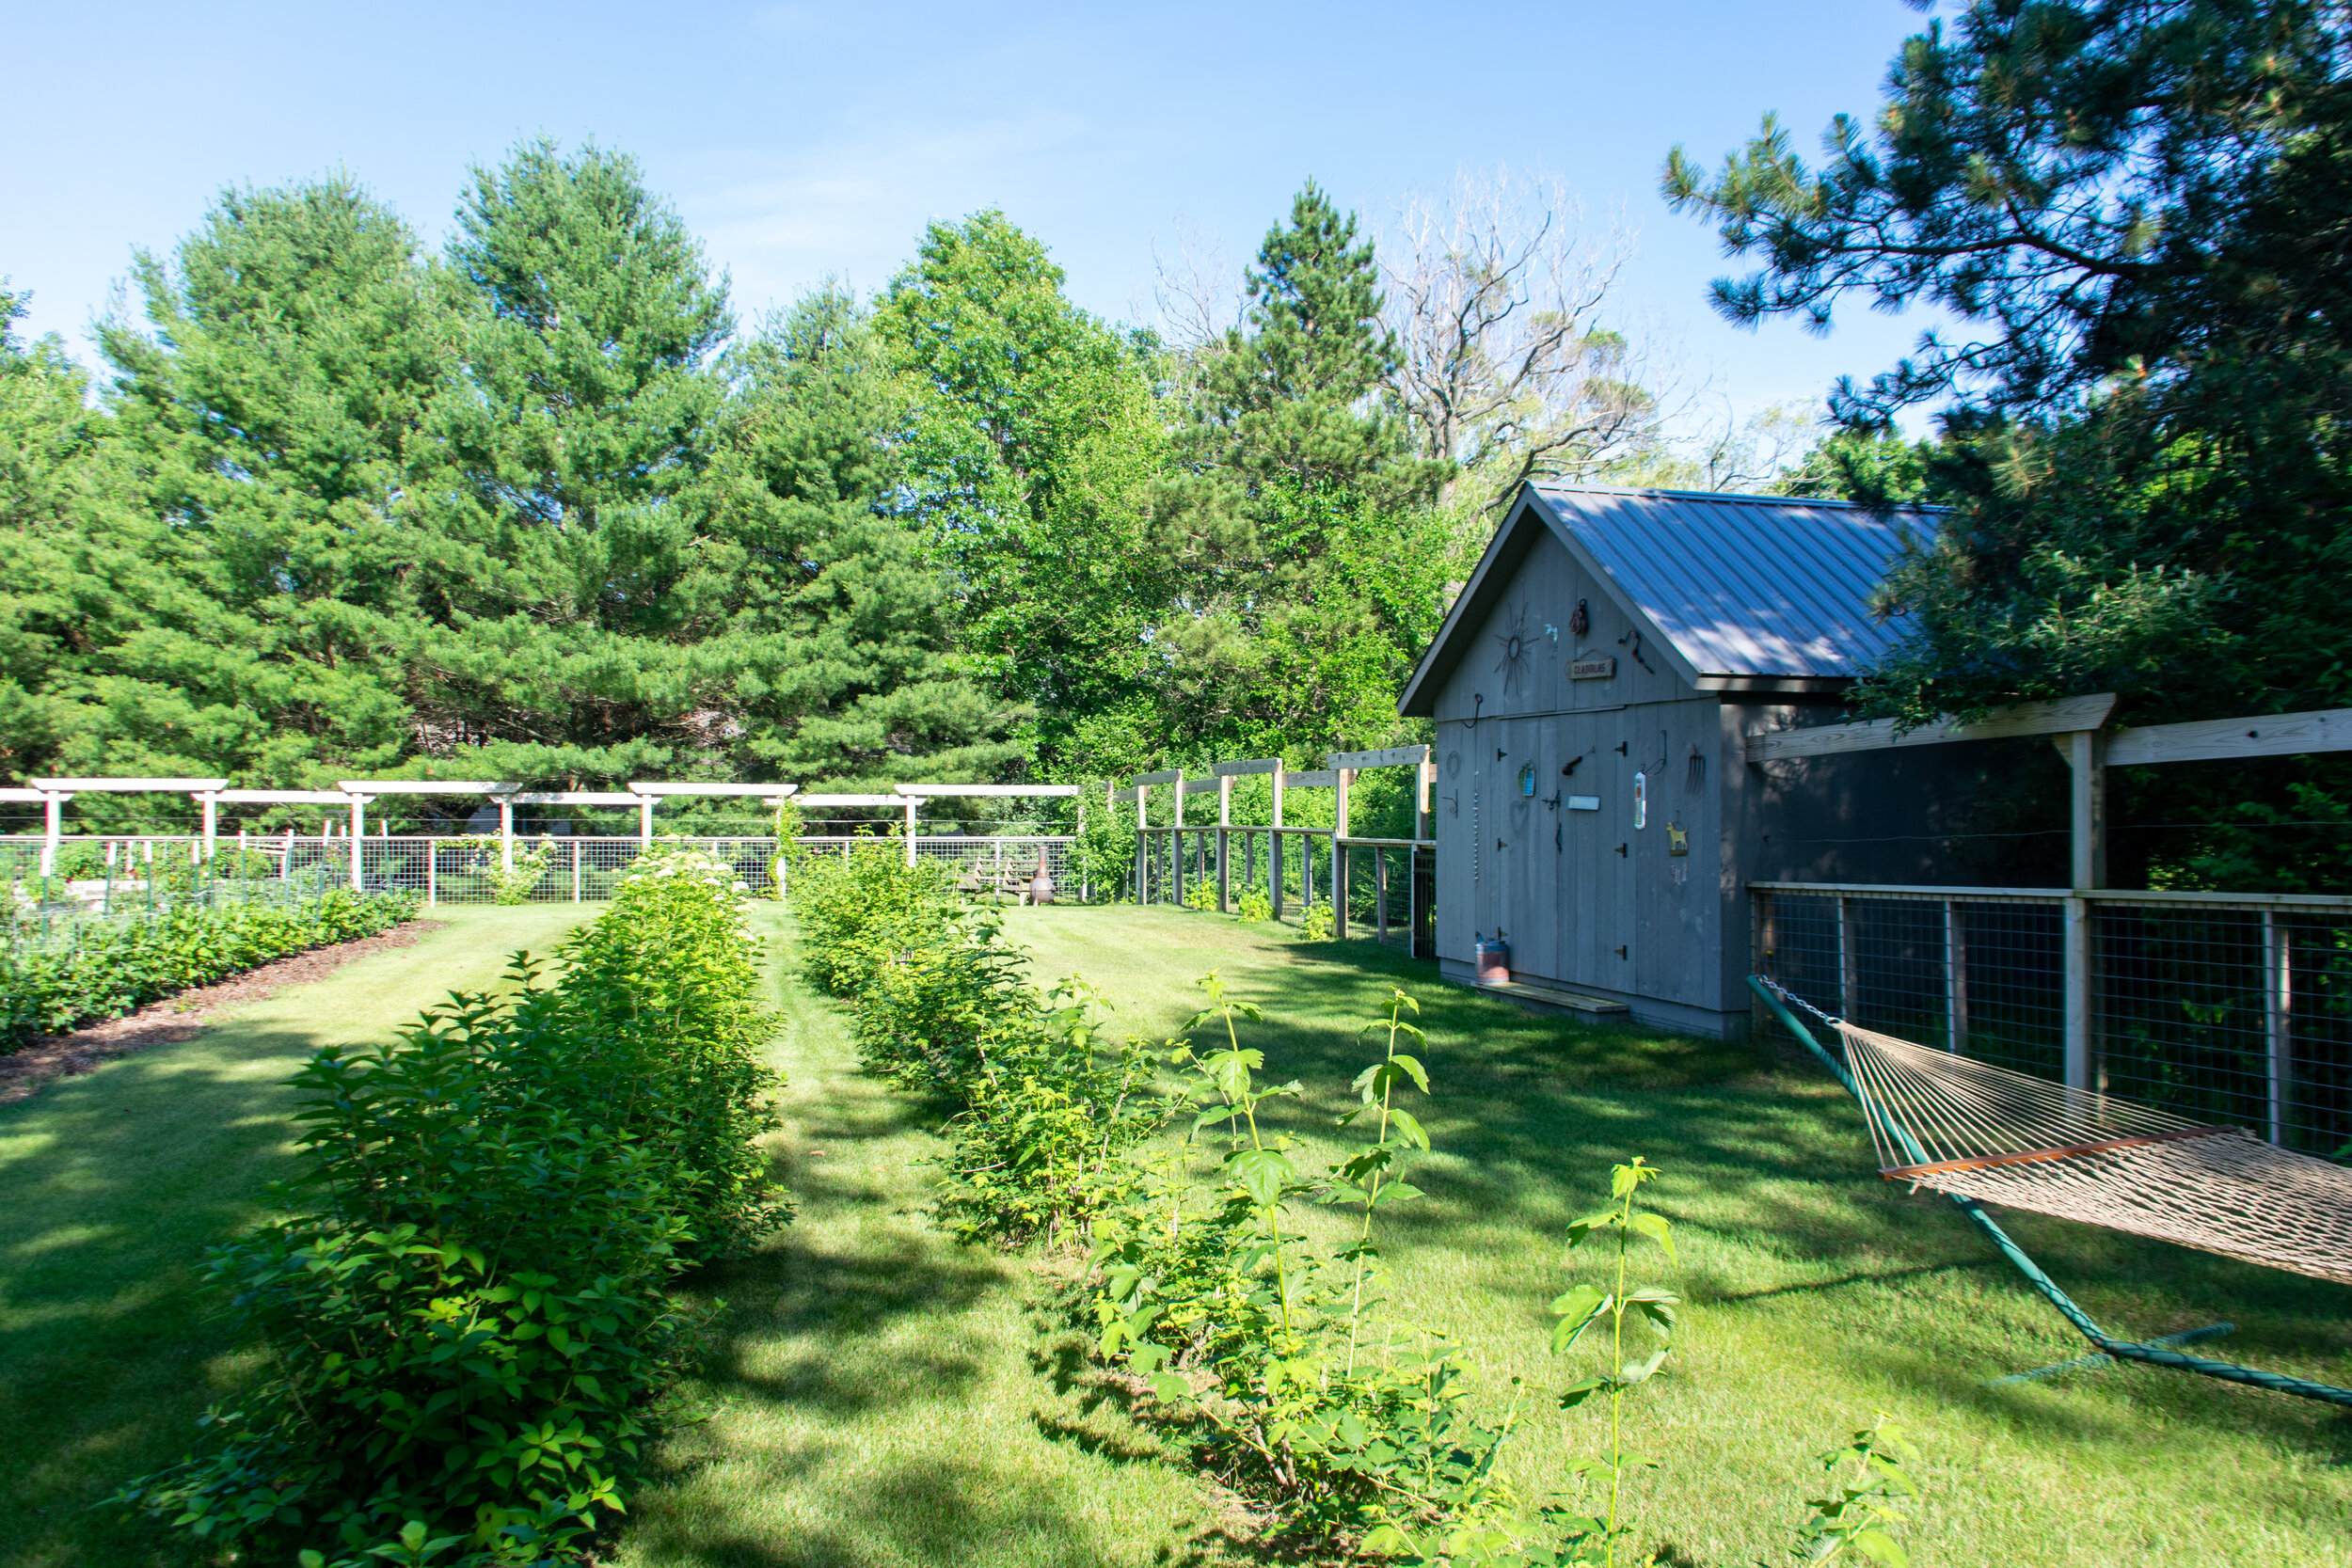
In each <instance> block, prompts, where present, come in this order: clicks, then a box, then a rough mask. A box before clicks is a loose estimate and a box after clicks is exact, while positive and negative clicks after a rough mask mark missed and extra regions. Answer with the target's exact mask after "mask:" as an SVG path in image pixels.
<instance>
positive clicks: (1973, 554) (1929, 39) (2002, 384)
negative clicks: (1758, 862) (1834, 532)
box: [1665, 0, 2352, 888]
mask: <svg viewBox="0 0 2352 1568" xmlns="http://www.w3.org/2000/svg"><path fill="white" fill-rule="evenodd" d="M2348 51H2352V31H2347V28H2346V24H2345V21H2344V15H2343V13H2342V12H2341V10H2339V9H2336V8H2328V7H2323V6H2315V5H2309V4H2302V3H2297V0H2099V3H2078V4H2052V5H2031V6H2027V5H2020V4H2015V3H2013V0H1979V3H1977V4H1974V5H1971V6H1968V7H1967V8H1964V9H1963V11H1962V12H1960V13H1959V15H1958V16H1957V17H1956V18H1955V19H1954V21H1953V22H1952V24H1950V25H1949V26H1948V27H1947V26H1946V25H1944V24H1940V23H1939V24H1936V25H1934V26H1931V28H1930V29H1929V30H1928V31H1926V32H1925V33H1923V34H1921V35H1919V36H1917V37H1915V38H1913V39H1912V40H1909V41H1908V42H1907V43H1906V44H1905V45H1904V46H1903V50H1902V53H1901V55H1899V58H1898V59H1897V61H1896V63H1895V66H1894V68H1893V70H1892V71H1891V73H1890V75H1889V77H1888V81H1887V89H1886V92H1887V97H1886V102H1885V103H1884V104H1883V107H1882V109H1881V110H1880V113H1879V116H1878V119H1877V120H1876V122H1875V124H1874V125H1870V126H1866V125H1864V124H1863V123H1861V122H1860V121H1857V120H1854V119H1842V118H1841V119H1839V120H1837V121H1836V123H1835V124H1834V125H1833V126H1832V127H1831V128H1830V131H1829V133H1828V135H1827V136H1826V138H1825V158H1824V161H1823V164H1822V166H1820V168H1819V169H1818V170H1817V169H1814V168H1811V167H1808V166H1806V165H1805V164H1804V162H1803V161H1802V160H1800V159H1799V158H1798V157H1797V156H1796V155H1795V154H1794V152H1793V151H1791V150H1790V148H1789V144H1788V136H1787V134H1786V133H1785V132H1784V131H1782V130H1781V128H1780V127H1779V126H1778V125H1777V124H1775V123H1773V122H1772V121H1771V120H1769V119H1768V120H1767V122H1766V124H1765V127H1764V131H1763V134H1762V135H1759V136H1758V137H1756V139H1755V140H1754V141H1752V142H1751V143H1750V144H1749V145H1748V146H1747V148H1746V149H1744V150H1742V151H1741V152H1740V153H1738V154H1736V155H1734V156H1733V157H1732V158H1731V159H1729V160H1728V161H1727V162H1726V163H1725V165H1724V167H1723V169H1722V170H1721V171H1720V172H1719V173H1717V174H1715V175H1713V176H1711V177H1710V176H1708V175H1705V174H1703V173H1702V172H1701V171H1700V170H1699V169H1698V168H1697V167H1696V166H1694V165H1692V163H1691V162H1690V161H1689V160H1688V159H1686V158H1685V157H1683V155H1682V154H1681V153H1680V152H1679V151H1677V154H1676V156H1675V158H1674V159H1673V160H1672V161H1670V163H1669V165H1668V166H1667V170H1666V176H1665V183H1666V191H1667V194H1668V196H1669V197H1670V198H1673V199H1674V200H1676V201H1677V202H1678V203H1680V204H1682V205H1684V206H1686V207H1688V208H1690V209H1692V210H1695V211H1698V212H1701V213H1704V214H1707V215H1708V216H1709V217H1710V218H1711V219H1712V220H1713V221H1715V222H1716V223H1717V224H1718V225H1719V226H1720V227H1721V229H1722V231H1723V234H1724V240H1725V242H1726V244H1727V245H1730V246H1731V247H1732V248H1734V249H1735V250H1738V251H1745V252H1750V253H1753V254H1756V255H1757V256H1758V257H1759V258H1760V259H1761V261H1762V262H1763V265H1762V267H1761V269H1760V270H1759V271H1758V272H1756V274H1754V275H1752V276H1750V277H1746V278H1742V279H1737V280H1724V281H1723V282H1721V283H1719V284H1718V286H1717V298H1718V303H1719V305H1720V306H1721V308H1722V309H1723V310H1724V313H1726V314H1727V315H1729V316H1731V317H1732V318H1733V319H1735V320H1740V321H1754V320H1757V319H1760V318H1762V317H1765V316H1772V315H1788V314H1793V315H1796V316H1799V317H1801V318H1803V319H1805V320H1807V321H1809V322H1811V323H1814V324H1816V325H1825V324H1826V323H1827V322H1828V321H1829V320H1830V318H1831V313H1832V311H1833V309H1834V308H1835V307H1836V305H1837V303H1838V302H1840V301H1841V300H1847V299H1850V298H1852V297H1856V296H1859V297H1862V298H1865V299H1867V300H1868V301H1870V302H1871V303H1872V304H1873V305H1877V306H1882V307H1893V306H1899V305H1903V304H1907V303H1910V302H1913V301H1921V302H1928V303H1932V304H1935V305H1938V306H1940V307H1942V308H1943V309H1945V310H1947V312H1949V313H1950V314H1951V315H1952V316H1954V317H1956V318H1958V320H1959V322H1960V323H1961V324H1962V327H1963V332H1961V333H1960V334H1957V335H1947V334H1942V333H1931V334H1929V335H1928V336H1927V337H1926V338H1924V339H1923V340H1922V341H1921V343H1920V346H1919V350H1918V352H1917V353H1916V354H1915V355H1914V356H1910V357H1909V358H1907V359H1905V360H1904V361H1903V362H1902V363H1901V364H1899V366H1897V367H1896V368H1895V369H1893V370H1891V371H1889V372H1886V373H1885V374H1883V375H1881V376H1879V377H1878V378H1876V379H1875V380H1874V381H1872V382H1870V383H1869V384H1868V385H1867V386H1858V385H1855V384H1852V383H1848V384H1845V385H1843V386H1842V387H1841V388H1840V390H1839V392H1838V394H1837V396H1836V399H1834V400H1833V402H1834V404H1835V406H1836V410H1837V412H1838V413H1839V414H1840V415H1841V416H1842V417H1843V418H1844V419H1845V420H1846V421H1847V422H1848V423H1849V425H1850V426H1851V427H1852V428H1853V429H1854V430H1856V431H1858V432H1860V431H1867V430H1880V429H1883V428H1884V427H1885V426H1886V424H1887V422H1888V420H1891V419H1892V417H1893V416H1894V415H1895V413H1896V412H1897V411H1899V409H1901V408H1903V407H1906V406H1910V405H1915V404H1922V403H1928V402H1932V401H1939V400H1941V401H1943V402H1944V403H1945V407H1944V410H1943V414H1942V422H1943V439H1942V441H1941V443H1940V445H1939V447H1938V448H1937V450H1936V451H1934V452H1933V454H1932V455H1931V457H1929V458H1928V459H1927V460H1926V461H1925V462H1924V463H1923V464H1920V465H1918V466H1917V467H1914V460H1913V459H1911V458H1909V457H1904V458H1903V459H1902V460H1901V461H1899V462H1898V463H1894V464H1892V465H1882V467H1881V471H1879V472H1878V473H1876V474H1875V475H1874V474H1873V473H1871V472H1870V471H1869V470H1870V468H1871V464H1870V463H1868V462H1864V463H1862V464H1861V465H1860V466H1859V467H1856V468H1854V469H1853V470H1852V471H1851V473H1850V475H1849V477H1848V481H1847V483H1848V485H1849V493H1851V494H1855V495H1857V496H1860V497H1863V498H1865V499H1900V498H1901V495H1902V493H1903V492H1904V491H1906V490H1908V489H1911V487H1912V486H1911V482H1910V480H1909V477H1908V474H1907V473H1906V472H1903V471H1902V470H1910V471H1914V472H1915V471H1918V469H1919V468H1923V469H1924V472H1923V474H1922V475H1921V480H1922V483H1921V484H1920V486H1919V487H1918V489H1917V490H1916V491H1915V493H1917V494H1920V495H1923V496H1924V497H1925V498H1926V499H1931V500H1933V501H1936V502H1939V503H1941V504H1942V505H1944V506H1945V507H1947V509H1948V510H1947V513H1946V515H1945V519H1944V521H1943V523H1942V525H1941V528H1940V530H1939V531H1938V532H1937V534H1936V536H1935V537H1934V538H1933V540H1932V541H1929V542H1925V543H1924V544H1923V546H1922V547H1921V548H1920V549H1919V550H1918V551H1916V552H1915V554H1914V555H1913V556H1912V557H1911V558H1910V559H1909V560H1908V561H1907V562H1904V563H1903V564H1902V565H1901V566H1900V567H1899V569H1898V570H1897V571H1896V573H1895V574H1894V576H1893V578H1891V580H1890V581H1889V582H1888V584H1887V585H1886V587H1885V589H1884V591H1883V594H1882V595H1881V603H1880V608H1881V609H1882V610H1884V611H1885V612H1887V613H1889V614H1896V613H1901V614H1905V615H1907V616H1908V617H1909V620H1908V623H1907V624H1908V625H1909V626H1910V627H1912V628H1913V629H1912V632H1911V635H1910V636H1909V637H1908V638H1907V640H1906V641H1905V643H1904V645H1903V647H1902V648H1901V649H1900V651H1899V653H1898V654H1897V655H1896V657H1893V658H1892V659H1890V660H1888V661H1887V662H1886V663H1885V664H1884V666H1883V667H1882V668H1881V669H1879V670H1878V671H1876V672H1874V673H1873V674H1872V676H1871V678H1870V680H1869V681H1868V682H1867V684H1866V686H1865V688H1864V689H1863V692H1862V694H1861V704H1860V705H1861V708H1862V711H1863V712H1865V713H1867V714H1884V715H1892V716H1896V717H1899V718H1902V719H1906V720H1912V721H1918V720H1924V719H1926V718H1927V717H1929V716H1930V715H1931V714H1933V713H1936V712H1960V713H1969V712H1978V711H1981V710H1983V709H1985V708H1987V707H1990V706H1993V705H1997V704H2000V703H2005V702H2010V701H2015V700H2019V699H2030V698H2038V697H2049V696H2057V695H2061V694H2068V693H2074V692H2082V691H2100V690H2112V691H2116V692H2118V693H2120V694H2121V696H2122V704H2121V705H2120V706H2119V708H2118V710H2117V718H2118V720H2119V721H2122V722H2126V723H2154V722H2165V721H2178V720H2185V719H2199V718H2218V717H2225V716H2231V715H2237V714H2261V713H2269V712H2279V711H2293V710H2296V709H2304V708H2319V707H2334V706H2340V705H2344V703H2346V702H2347V701H2348V700H2352V687H2347V685H2346V683H2345V678H2344V672H2345V671H2346V670H2347V669H2348V668H2352V629H2347V625H2346V623H2345V621H2344V617H2343V616H2342V614H2341V613H2339V610H2338V604H2337V601H2338V598H2339V596H2340V595H2339V594H2337V592H2336V584H2337V583H2338V582H2340V581H2341V580H2342V578H2343V574H2344V565H2345V562H2346V560H2347V559H2352V526H2348V524H2347V519H2352V448H2348V447H2347V445H2346V441H2345V427H2344V420H2343V419H2342V416H2341V409H2342V406H2343V401H2344V388H2345V387H2346V386H2347V384H2352V340H2347V338H2346V322H2347V320H2352V317H2348V316H2347V312H2346V310H2345V309H2344V304H2345V301H2344V278H2345V277H2346V268H2345V264H2344V263H2345V259H2346V246H2347V245H2352V228H2347V225H2346V222H2345V217H2344V214H2345V212H2346V211H2347V208H2346V204H2345V201H2344V188H2345V186H2344V182H2345V178H2346V170H2347V168H2352V94H2347V92H2346V90H2345V88H2346V76H2345V71H2346V63H2347V58H2348V57H2352V56H2348V53H2347V52H2348ZM1838 455H1840V454H1838V453H1831V454H1829V456H1830V457H1832V458H1835V457H1836V456H1838ZM1851 455H1853V456H1856V457H1866V456H1867V455H1868V454H1867V451H1865V450H1862V449H1853V450H1852V451H1851ZM1882 455H1886V456H1891V455H1892V454H1891V453H1882ZM2208 771H2209V770H2201V769H2196V768H2165V769H2153V770H2150V771H2149V773H2148V774H2147V776H2146V777H2144V778H2143V777H2137V776H2131V775H2126V776H2125V779H2124V782H2123V784H2122V798H2121V800H2119V802H2118V804H2119V806H2120V807H2121V810H2120V811H2119V813H2118V819H2119V822H2120V824H2121V826H2122V829H2123V830H2124V832H2123V833H2122V839H2121V840H2120V842H2119V848H2120V849H2121V850H2122V856H2121V864H2120V865H2119V871H2120V873H2121V876H2122V877H2137V876H2140V875H2153V876H2156V877H2158V878H2159V879H2189V880H2194V881H2203V882H2207V883H2208V884H2210V883H2212V882H2214V881H2217V880H2222V879H2229V880H2231V881H2233V882H2234V883H2235V885H2238V886H2248V885H2256V886H2271V887H2280V888H2293V887H2298V886H2300V887H2311V886H2315V885H2316V886H2333V885H2337V884H2338V883H2340V881H2341V873H2340V872H2336V871H2333V870H2332V869H2331V867H2332V865H2333V864H2334V863H2339V862H2341V860H2342V847H2343V839H2342V837H2341V835H2340V833H2330V834H2326V835H2325V836H2314V835H2313V834H2312V833H2311V832H2305V831H2298V832H2278V831H2271V827H2272V825H2279V826H2283V825H2286V824H2290V823H2295V824H2301V825H2302V827H2303V828H2305V829H2308V828H2310V827H2311V826H2312V825H2314V824H2322V825H2324V824H2329V823H2341V822H2343V821H2344V819H2345V816H2346V813H2345V808H2344V802H2346V801H2347V800H2352V768H2346V767H2345V765H2344V762H2343V759H2341V758H2335V757H2322V758H2298V759H2287V760H2282V761H2280V762H2277V763H2265V764H2261V765H2256V766H2253V767H2249V768H2233V769H2231V770H2230V777H2229V778H2228V779H2226V780H2224V779H2217V778H2213V777H2209V776H2208ZM2135 819H2137V820H2138V821H2141V822H2147V823H2150V824H2155V823H2175V824H2178V823H2186V824H2193V825H2195V826H2191V827H2189V828H2185V829H2173V828H2163V829H2158V828H2154V827H2153V826H2152V827H2151V828H2149V829H2148V830H2145V831H2144V832H2137V833H2136V832H2132V831H2131V830H2132V824H2133V823H2134V821H2135ZM2122 885H2130V884H2129V883H2128V882H2124V883H2123V884H2122Z"/></svg>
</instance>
